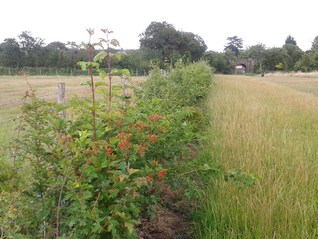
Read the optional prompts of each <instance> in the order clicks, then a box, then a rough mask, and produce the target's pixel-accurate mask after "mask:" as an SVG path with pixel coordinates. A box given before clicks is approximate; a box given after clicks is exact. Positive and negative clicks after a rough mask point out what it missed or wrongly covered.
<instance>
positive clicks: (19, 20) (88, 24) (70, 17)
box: [0, 0, 318, 52]
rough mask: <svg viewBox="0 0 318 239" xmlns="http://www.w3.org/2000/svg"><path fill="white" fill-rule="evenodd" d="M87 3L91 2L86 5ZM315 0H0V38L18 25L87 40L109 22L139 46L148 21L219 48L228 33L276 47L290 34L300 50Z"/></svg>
mask: <svg viewBox="0 0 318 239" xmlns="http://www.w3.org/2000/svg"><path fill="white" fill-rule="evenodd" d="M90 4H92V5H90ZM317 11H318V0H301V1H299V0H218V1H216V0H214V1H213V0H3V1H2V2H1V14H0V26H1V27H0V42H2V41H3V40H4V39H5V38H11V37H12V38H17V36H18V35H19V34H20V33H21V32H22V31H30V32H31V33H32V36H34V37H40V38H42V39H45V43H46V44H48V43H50V42H53V41H61V42H65V43H66V42H67V41H75V42H77V43H81V42H82V41H87V40H88V35H87V32H86V30H85V29H86V28H94V29H95V31H96V33H97V34H96V38H98V37H101V36H102V34H101V33H100V31H99V29H101V28H109V29H111V30H113V31H114V32H115V33H114V35H113V37H114V38H116V39H117V40H119V42H120V43H121V47H122V48H124V49H137V48H139V37H138V35H139V34H140V33H142V32H143V31H145V29H146V28H147V26H149V24H150V23H151V22H152V21H159V22H162V21H166V22H168V23H170V24H172V25H173V26H174V27H175V28H176V29H177V30H181V31H185V32H193V33H195V34H198V35H199V36H201V37H202V38H203V39H204V41H205V43H206V45H207V46H208V49H209V50H214V51H219V52H221V51H223V49H224V46H225V45H226V43H227V41H226V38H227V37H229V36H234V35H237V36H238V37H240V38H242V39H243V44H244V48H245V47H246V46H251V45H255V44H257V43H263V44H265V45H266V46H267V47H274V46H276V47H281V46H282V45H283V44H284V41H285V39H286V37H287V36H288V35H289V34H290V35H291V36H293V37H294V38H295V40H296V41H297V44H298V46H299V47H300V48H301V49H302V50H309V49H310V47H311V43H312V41H313V39H314V38H315V37H316V36H318V28H317V24H318V17H317Z"/></svg>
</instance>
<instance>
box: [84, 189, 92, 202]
mask: <svg viewBox="0 0 318 239" xmlns="http://www.w3.org/2000/svg"><path fill="white" fill-rule="evenodd" d="M91 197H92V193H91V192H90V191H84V193H83V199H84V200H87V199H90V198H91Z"/></svg>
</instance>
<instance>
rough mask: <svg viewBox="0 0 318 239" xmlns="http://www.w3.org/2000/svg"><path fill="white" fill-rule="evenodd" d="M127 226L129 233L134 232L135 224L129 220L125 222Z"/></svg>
mask: <svg viewBox="0 0 318 239" xmlns="http://www.w3.org/2000/svg"><path fill="white" fill-rule="evenodd" d="M125 227H126V228H127V230H128V232H129V233H132V232H133V231H134V225H133V224H131V223H129V222H125Z"/></svg>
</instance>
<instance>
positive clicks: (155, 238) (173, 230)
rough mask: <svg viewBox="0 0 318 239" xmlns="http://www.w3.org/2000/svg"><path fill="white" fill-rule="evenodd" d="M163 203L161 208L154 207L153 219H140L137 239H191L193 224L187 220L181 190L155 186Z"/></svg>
mask: <svg viewBox="0 0 318 239" xmlns="http://www.w3.org/2000/svg"><path fill="white" fill-rule="evenodd" d="M157 189H159V191H160V193H161V195H160V196H161V198H162V200H163V202H164V205H163V206H161V207H160V206H155V207H154V208H152V209H153V210H154V211H155V216H154V218H152V219H150V218H149V217H146V216H144V217H142V218H141V225H139V227H138V239H191V238H193V236H191V233H192V229H193V224H192V222H191V221H190V220H189V218H187V212H188V211H189V205H188V203H187V202H186V201H185V200H184V199H183V198H184V196H183V195H184V192H183V191H182V190H181V189H178V190H176V189H172V188H171V187H170V186H169V185H167V184H164V183H159V184H158V185H157Z"/></svg>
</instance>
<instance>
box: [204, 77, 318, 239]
mask: <svg viewBox="0 0 318 239" xmlns="http://www.w3.org/2000/svg"><path fill="white" fill-rule="evenodd" d="M317 95H318V79H317V78H313V77H309V78H306V77H291V76H270V77H264V78H261V77H245V76H217V77H216V86H215V88H214V90H213V92H212V96H211V99H210V102H209V105H210V106H211V112H212V115H211V117H212V125H213V126H212V130H213V133H212V134H211V138H212V143H211V154H212V157H213V159H214V160H217V161H218V162H220V163H221V164H222V165H224V167H225V168H226V169H227V170H233V169H240V170H242V171H244V172H246V173H248V174H251V175H253V176H254V177H255V178H256V181H255V185H254V186H252V187H238V186H237V185H236V184H235V183H233V182H225V181H223V180H214V181H213V182H211V184H210V185H209V186H208V192H207V196H206V199H205V204H204V207H203V212H202V213H203V217H202V218H203V219H202V222H200V223H201V224H202V229H201V231H200V232H199V236H198V238H206V239H207V238H211V239H212V238H213V239H214V238H238V239H239V238H240V239H241V238H281V239H285V238H297V239H298V238H317V236H318V226H317V212H318V208H317V205H318V204H317V203H318V200H317V199H318V197H317V196H318V195H317V192H318V191H317V189H318V185H317V181H318V137H317V136H318V134H317V132H318V98H317V97H316V96H317Z"/></svg>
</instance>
